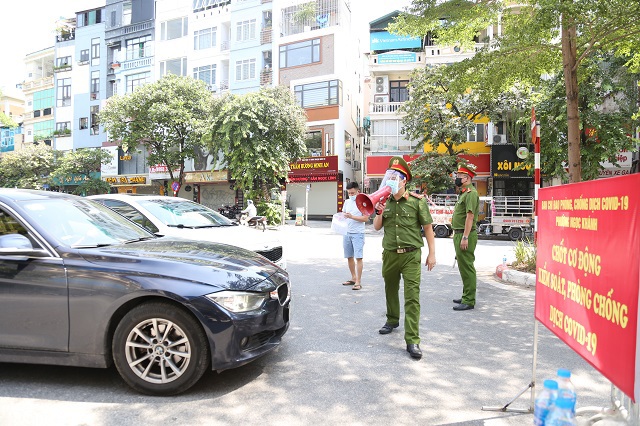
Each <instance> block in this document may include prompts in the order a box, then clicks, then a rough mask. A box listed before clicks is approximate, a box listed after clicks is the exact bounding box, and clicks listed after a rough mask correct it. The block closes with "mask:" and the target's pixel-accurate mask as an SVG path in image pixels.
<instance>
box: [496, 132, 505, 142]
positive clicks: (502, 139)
mask: <svg viewBox="0 0 640 426" xmlns="http://www.w3.org/2000/svg"><path fill="white" fill-rule="evenodd" d="M493 143H507V135H499V134H496V135H493Z"/></svg>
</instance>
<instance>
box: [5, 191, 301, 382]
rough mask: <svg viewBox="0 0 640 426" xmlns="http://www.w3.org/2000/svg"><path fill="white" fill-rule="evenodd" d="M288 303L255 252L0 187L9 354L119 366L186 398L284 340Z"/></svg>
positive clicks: (280, 277) (63, 197) (55, 196)
mask: <svg viewBox="0 0 640 426" xmlns="http://www.w3.org/2000/svg"><path fill="white" fill-rule="evenodd" d="M256 234H257V233H256ZM289 301H290V286H289V277H288V274H287V272H286V271H285V270H283V269H282V268H279V267H278V266H276V265H275V264H273V263H272V262H269V261H268V260H267V259H265V258H264V257H263V256H260V255H257V254H256V253H255V252H253V251H249V250H245V249H242V248H239V247H235V246H230V245H226V244H220V243H211V242H206V241H193V240H187V239H183V238H174V237H158V236H156V235H154V234H152V233H150V232H148V231H146V230H145V229H144V228H142V227H140V226H138V225H136V224H134V223H132V222H130V221H129V220H127V219H125V218H124V217H122V216H121V215H119V214H117V213H115V212H114V211H112V210H110V209H108V208H106V207H104V206H103V205H101V204H99V203H96V202H95V201H91V200H88V199H86V198H81V197H76V196H73V195H67V194H60V193H56V192H44V191H33V190H21V189H0V362H19V363H37V364H55V365H74V366H83V367H100V368H106V367H108V366H110V365H111V364H112V363H114V364H115V366H116V368H117V370H118V372H119V373H120V375H121V376H122V378H123V379H124V381H125V382H126V383H128V384H129V385H130V386H131V387H133V388H134V389H136V390H138V391H140V392H143V393H148V394H154V395H172V394H177V393H180V392H183V391H185V390H187V389H189V388H190V387H191V386H192V385H194V384H195V383H196V382H197V381H198V380H199V379H200V377H201V376H202V375H203V374H204V372H205V371H206V370H207V369H213V370H225V369H230V368H233V367H238V366H241V365H243V364H245V363H248V362H250V361H252V360H254V359H256V358H257V357H260V356H262V355H264V354H266V353H267V352H269V351H271V350H272V349H274V348H275V347H277V346H278V345H279V344H280V342H281V339H282V336H283V335H284V334H285V332H286V331H287V329H288V327H289Z"/></svg>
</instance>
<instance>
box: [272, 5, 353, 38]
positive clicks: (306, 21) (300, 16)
mask: <svg viewBox="0 0 640 426" xmlns="http://www.w3.org/2000/svg"><path fill="white" fill-rule="evenodd" d="M341 3H342V2H341V1H340V0H315V1H313V0H311V1H309V2H307V3H301V4H297V5H295V6H289V7H286V8H284V9H282V22H281V24H280V33H281V35H282V36H283V37H286V36H290V35H293V34H300V33H302V32H307V31H313V30H317V29H321V28H328V27H333V26H337V25H339V24H340V4H341Z"/></svg>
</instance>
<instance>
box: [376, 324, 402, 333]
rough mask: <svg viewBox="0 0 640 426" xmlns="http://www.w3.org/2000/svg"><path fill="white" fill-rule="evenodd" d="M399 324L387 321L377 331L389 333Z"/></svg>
mask: <svg viewBox="0 0 640 426" xmlns="http://www.w3.org/2000/svg"><path fill="white" fill-rule="evenodd" d="M399 325H400V324H389V323H385V324H384V325H383V326H382V328H381V329H380V330H378V333H380V334H389V333H391V332H392V331H393V329H394V328H398V326H399Z"/></svg>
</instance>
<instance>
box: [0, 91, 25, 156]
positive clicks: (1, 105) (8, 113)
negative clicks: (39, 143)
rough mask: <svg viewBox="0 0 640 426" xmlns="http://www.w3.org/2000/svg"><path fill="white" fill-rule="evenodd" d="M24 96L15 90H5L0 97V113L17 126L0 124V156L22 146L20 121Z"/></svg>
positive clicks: (21, 119)
mask: <svg viewBox="0 0 640 426" xmlns="http://www.w3.org/2000/svg"><path fill="white" fill-rule="evenodd" d="M24 104H25V103H24V95H23V94H22V93H21V92H18V91H17V89H10V90H5V91H4V92H3V93H2V97H0V112H2V113H3V114H4V116H5V117H7V118H8V119H10V120H12V121H13V122H14V123H15V124H17V126H15V127H14V126H11V125H6V124H8V123H6V124H5V123H0V155H2V153H5V152H11V151H14V150H15V149H16V148H15V147H16V146H18V149H19V147H20V146H21V145H22V141H23V134H22V121H23V114H24Z"/></svg>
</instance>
